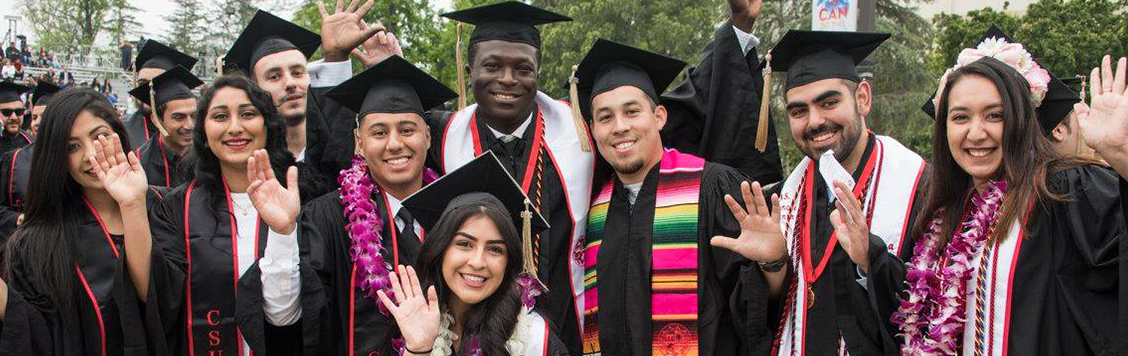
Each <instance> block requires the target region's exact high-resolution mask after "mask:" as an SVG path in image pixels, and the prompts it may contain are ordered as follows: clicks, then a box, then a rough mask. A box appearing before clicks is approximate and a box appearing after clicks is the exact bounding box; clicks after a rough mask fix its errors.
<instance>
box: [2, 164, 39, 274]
mask: <svg viewBox="0 0 1128 356" xmlns="http://www.w3.org/2000/svg"><path fill="white" fill-rule="evenodd" d="M34 151H35V143H32V144H30V145H27V146H24V147H21V148H17V149H15V150H12V151H11V152H8V153H5V154H4V158H3V159H0V251H2V250H3V249H4V248H3V247H2V245H3V242H4V241H7V240H8V236H11V235H12V232H14V231H16V221H17V220H18V219H19V216H20V213H22V212H23V202H24V199H25V198H26V197H27V177H28V174H29V173H30V172H31V158H32V157H33V156H34Z"/></svg>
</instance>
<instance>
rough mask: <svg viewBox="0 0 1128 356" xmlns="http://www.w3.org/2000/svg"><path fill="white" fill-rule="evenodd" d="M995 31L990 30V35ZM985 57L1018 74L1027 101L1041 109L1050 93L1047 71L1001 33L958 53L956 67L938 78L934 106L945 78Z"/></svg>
mask: <svg viewBox="0 0 1128 356" xmlns="http://www.w3.org/2000/svg"><path fill="white" fill-rule="evenodd" d="M996 31H997V30H994V29H993V31H992V32H996ZM984 57H991V58H994V59H997V60H999V61H1000V62H1003V63H1005V64H1006V65H1007V66H1010V67H1011V68H1014V70H1015V71H1018V73H1019V74H1020V75H1022V77H1023V78H1026V82H1027V83H1029V84H1030V99H1031V101H1033V102H1034V107H1039V106H1041V104H1042V99H1045V97H1046V92H1048V91H1049V90H1050V72H1048V71H1046V70H1045V69H1044V68H1042V66H1040V65H1038V62H1035V61H1034V57H1033V56H1032V55H1030V52H1028V51H1027V50H1026V48H1024V47H1023V46H1022V44H1021V43H1017V42H1011V41H1009V40H1008V39H1007V38H1006V37H1005V36H1003V35H1001V34H1000V35H989V37H988V38H986V39H984V40H983V42H980V43H979V45H978V46H976V47H975V48H964V49H963V51H960V54H959V56H958V57H957V58H956V65H954V66H952V68H949V69H948V70H947V71H945V72H944V75H943V76H941V77H940V85H939V89H938V90H937V91H936V97H935V98H933V99H932V103H933V105H936V107H937V108H939V107H940V105H939V104H940V95H942V94H943V93H944V87H945V85H946V84H947V82H948V76H949V75H951V74H952V72H953V71H955V70H956V69H959V68H960V67H963V66H966V65H968V64H971V63H972V62H975V61H978V60H980V59H983V58H984Z"/></svg>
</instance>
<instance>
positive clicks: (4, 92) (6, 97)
mask: <svg viewBox="0 0 1128 356" xmlns="http://www.w3.org/2000/svg"><path fill="white" fill-rule="evenodd" d="M28 90H31V88H28V87H26V86H24V85H22V84H16V83H15V82H11V81H7V80H5V81H2V82H0V104H5V103H10V102H13V101H23V99H20V94H23V93H25V92H27V91H28Z"/></svg>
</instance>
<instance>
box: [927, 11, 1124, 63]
mask: <svg viewBox="0 0 1128 356" xmlns="http://www.w3.org/2000/svg"><path fill="white" fill-rule="evenodd" d="M1126 11H1128V1H1125V0H1069V1H1065V0H1039V1H1038V2H1036V3H1034V4H1031V5H1030V7H1029V8H1027V11H1026V14H1025V15H1024V16H1018V15H1011V14H1007V13H1004V12H999V11H995V10H991V9H984V10H979V11H972V12H969V13H968V14H967V15H965V16H957V15H950V14H944V15H938V16H937V17H936V18H935V19H933V22H934V23H935V25H936V28H937V29H938V31H937V32H938V37H937V46H936V47H935V48H936V50H935V51H934V52H933V53H932V55H931V56H930V67H931V68H932V70H933V71H934V72H936V73H940V72H942V71H943V70H944V68H947V67H950V66H951V65H952V63H954V62H955V58H956V55H958V54H959V52H960V51H961V50H963V49H964V48H968V47H972V46H975V45H976V43H975V42H976V41H978V40H979V38H980V37H982V35H983V32H985V31H986V30H987V29H988V28H989V27H990V26H991V25H992V24H995V25H997V26H999V28H1000V29H1002V30H1003V31H1004V32H1007V33H1008V34H1010V35H1011V37H1012V38H1014V40H1015V41H1018V42H1021V43H1022V44H1023V46H1024V47H1026V48H1027V50H1028V51H1030V52H1031V54H1033V55H1034V57H1035V59H1037V60H1038V61H1039V64H1041V65H1042V66H1043V67H1046V69H1047V70H1049V71H1050V72H1051V73H1054V74H1055V75H1058V76H1061V77H1068V76H1073V75H1077V74H1083V75H1087V74H1088V73H1089V70H1090V69H1092V68H1093V67H1095V66H1096V65H1097V64H1098V63H1100V59H1101V57H1102V56H1104V55H1105V54H1108V53H1112V54H1123V53H1125V51H1128V40H1125V39H1126V38H1128V19H1126V18H1125V16H1124V14H1125V12H1126Z"/></svg>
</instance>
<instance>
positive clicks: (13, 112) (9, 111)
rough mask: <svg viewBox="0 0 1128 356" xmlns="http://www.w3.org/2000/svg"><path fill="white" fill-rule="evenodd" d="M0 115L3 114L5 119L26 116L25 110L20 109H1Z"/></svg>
mask: <svg viewBox="0 0 1128 356" xmlns="http://www.w3.org/2000/svg"><path fill="white" fill-rule="evenodd" d="M0 114H3V115H4V117H9V116H12V115H16V116H23V114H24V108H18V109H0Z"/></svg>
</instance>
